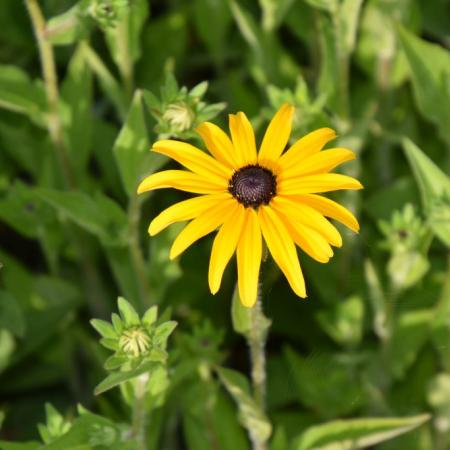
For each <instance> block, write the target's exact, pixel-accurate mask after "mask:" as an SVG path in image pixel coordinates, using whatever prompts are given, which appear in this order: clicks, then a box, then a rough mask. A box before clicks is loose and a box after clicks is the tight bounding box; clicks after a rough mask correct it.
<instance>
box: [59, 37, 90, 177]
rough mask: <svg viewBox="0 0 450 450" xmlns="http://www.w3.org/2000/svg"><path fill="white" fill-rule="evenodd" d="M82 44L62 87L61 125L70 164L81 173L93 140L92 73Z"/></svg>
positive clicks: (70, 64) (75, 54)
mask: <svg viewBox="0 0 450 450" xmlns="http://www.w3.org/2000/svg"><path fill="white" fill-rule="evenodd" d="M84 45H86V44H85V43H82V44H80V45H79V46H78V48H77V49H76V50H75V53H74V54H73V56H72V58H71V60H70V62H69V67H68V71H67V74H66V77H65V78H64V82H63V84H62V87H61V101H62V103H63V106H64V107H63V114H62V118H63V122H64V131H65V135H66V141H67V143H68V146H69V149H70V152H71V156H72V157H71V160H72V164H73V165H74V166H75V167H76V169H77V170H78V171H80V172H81V173H82V174H84V171H85V169H86V165H87V163H88V161H89V156H90V154H89V153H90V150H91V140H92V125H93V116H92V111H91V108H92V73H91V69H90V67H89V65H88V64H86V59H85V57H84V54H85V52H84V50H83V47H84Z"/></svg>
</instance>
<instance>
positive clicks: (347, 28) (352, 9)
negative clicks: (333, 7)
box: [339, 0, 362, 55]
mask: <svg viewBox="0 0 450 450" xmlns="http://www.w3.org/2000/svg"><path fill="white" fill-rule="evenodd" d="M361 5H362V0H343V1H342V2H341V3H340V4H339V20H340V21H341V24H340V31H341V33H340V35H339V39H340V43H341V45H342V48H343V51H344V52H345V54H346V55H351V53H352V52H353V50H354V48H355V42H356V31H357V28H358V23H359V13H360V10H361Z"/></svg>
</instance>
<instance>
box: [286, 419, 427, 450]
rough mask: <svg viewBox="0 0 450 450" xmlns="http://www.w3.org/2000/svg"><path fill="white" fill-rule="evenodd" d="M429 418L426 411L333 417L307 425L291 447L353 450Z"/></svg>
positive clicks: (385, 439)
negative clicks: (396, 415)
mask: <svg viewBox="0 0 450 450" xmlns="http://www.w3.org/2000/svg"><path fill="white" fill-rule="evenodd" d="M429 419H430V416H429V415H428V414H422V415H419V416H413V417H406V418H364V419H347V420H336V421H333V422H329V423H325V424H323V425H317V426H314V427H311V428H309V429H307V430H306V431H305V432H304V433H303V434H302V435H301V436H300V437H298V438H297V440H296V441H295V443H294V445H293V446H292V448H293V450H356V449H360V448H365V447H369V446H372V445H375V444H378V443H380V442H384V441H387V440H388V439H392V438H394V437H396V436H398V435H400V434H403V433H407V432H408V431H410V430H413V429H414V428H417V427H419V426H420V425H422V424H423V423H425V422H426V421H427V420H429Z"/></svg>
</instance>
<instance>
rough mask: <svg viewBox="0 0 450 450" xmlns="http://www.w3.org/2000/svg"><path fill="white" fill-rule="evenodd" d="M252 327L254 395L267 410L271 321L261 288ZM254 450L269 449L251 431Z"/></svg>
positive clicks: (251, 355) (261, 406) (264, 442)
mask: <svg viewBox="0 0 450 450" xmlns="http://www.w3.org/2000/svg"><path fill="white" fill-rule="evenodd" d="M250 321H251V327H250V331H249V333H248V334H247V335H246V337H247V343H248V346H249V349H250V363H251V378H252V385H253V397H254V399H255V402H256V404H257V405H258V407H259V408H260V410H261V411H262V412H263V413H265V410H266V380H267V376H266V352H265V347H266V342H267V334H268V331H269V327H270V321H269V320H268V319H267V317H266V316H265V315H264V313H263V310H262V302H261V295H260V289H258V299H257V301H256V303H255V305H254V306H253V307H252V308H251V309H250ZM249 434H250V440H251V441H252V446H253V450H267V448H268V445H267V440H262V439H261V437H260V436H258V434H257V433H251V432H250V433H249Z"/></svg>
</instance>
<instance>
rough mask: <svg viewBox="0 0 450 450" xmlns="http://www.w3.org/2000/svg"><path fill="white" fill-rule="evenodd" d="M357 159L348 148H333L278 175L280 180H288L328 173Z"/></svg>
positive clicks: (310, 157)
mask: <svg viewBox="0 0 450 450" xmlns="http://www.w3.org/2000/svg"><path fill="white" fill-rule="evenodd" d="M355 158H356V155H355V154H354V153H353V152H352V151H351V150H348V149H346V148H331V149H329V150H324V151H323V152H320V153H316V154H314V155H312V156H309V157H308V158H306V159H305V160H304V161H302V162H301V163H300V164H298V165H296V166H292V167H289V168H288V169H286V170H284V171H281V172H280V173H279V175H278V179H279V180H286V179H288V178H292V177H300V176H305V175H313V174H317V173H327V172H329V171H330V170H332V169H334V168H335V167H336V166H338V165H339V164H342V163H344V162H346V161H351V160H353V159H355Z"/></svg>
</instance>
